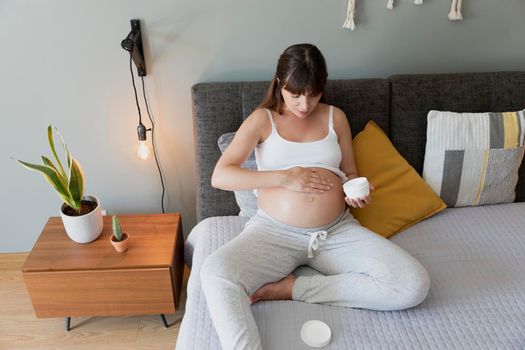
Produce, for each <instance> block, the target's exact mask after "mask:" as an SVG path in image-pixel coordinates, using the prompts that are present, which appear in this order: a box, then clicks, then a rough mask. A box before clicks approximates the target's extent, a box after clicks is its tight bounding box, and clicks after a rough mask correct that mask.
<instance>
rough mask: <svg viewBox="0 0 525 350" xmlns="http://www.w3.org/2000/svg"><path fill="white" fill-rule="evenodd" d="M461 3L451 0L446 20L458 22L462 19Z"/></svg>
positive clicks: (458, 0)
mask: <svg viewBox="0 0 525 350" xmlns="http://www.w3.org/2000/svg"><path fill="white" fill-rule="evenodd" d="M461 2H462V0H452V6H451V7H450V12H449V14H448V19H450V20H451V21H460V20H462V19H463V15H462V14H461Z"/></svg>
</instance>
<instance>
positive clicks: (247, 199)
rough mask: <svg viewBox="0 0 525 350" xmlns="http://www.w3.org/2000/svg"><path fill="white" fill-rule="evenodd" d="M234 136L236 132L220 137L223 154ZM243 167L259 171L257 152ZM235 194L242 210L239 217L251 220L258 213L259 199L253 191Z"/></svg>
mask: <svg viewBox="0 0 525 350" xmlns="http://www.w3.org/2000/svg"><path fill="white" fill-rule="evenodd" d="M234 136H235V132H229V133H226V134H222V135H221V136H220V137H219V140H218V141H217V144H218V145H219V149H220V150H221V153H224V151H226V148H228V146H229V145H230V142H232V140H233V137H234ZM241 167H242V168H246V169H251V170H257V164H256V162H255V152H252V153H251V154H250V157H248V159H247V160H246V161H245V162H244V163H243V164H242V165H241ZM233 193H234V195H235V201H236V202H237V205H238V206H239V208H240V209H241V211H240V212H239V216H245V217H248V218H251V217H252V216H254V215H255V214H256V213H257V208H258V207H257V197H255V194H254V193H253V191H252V190H248V191H234V192H233Z"/></svg>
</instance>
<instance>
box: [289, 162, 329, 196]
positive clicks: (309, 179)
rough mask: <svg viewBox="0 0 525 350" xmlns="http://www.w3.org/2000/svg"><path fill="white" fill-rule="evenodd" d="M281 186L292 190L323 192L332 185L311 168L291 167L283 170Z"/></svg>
mask: <svg viewBox="0 0 525 350" xmlns="http://www.w3.org/2000/svg"><path fill="white" fill-rule="evenodd" d="M284 174H285V176H284V181H283V183H282V187H284V188H286V189H288V190H290V191H294V192H306V193H323V192H325V191H328V190H329V189H331V188H332V186H333V185H334V184H333V183H332V182H331V181H330V179H328V178H327V177H325V176H322V175H321V174H319V173H318V172H316V170H315V169H313V168H303V167H299V166H296V167H293V168H290V169H287V170H285V171H284Z"/></svg>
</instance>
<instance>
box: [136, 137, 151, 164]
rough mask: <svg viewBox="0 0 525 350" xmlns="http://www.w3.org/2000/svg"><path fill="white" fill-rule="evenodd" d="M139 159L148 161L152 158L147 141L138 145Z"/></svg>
mask: <svg viewBox="0 0 525 350" xmlns="http://www.w3.org/2000/svg"><path fill="white" fill-rule="evenodd" d="M137 157H139V159H142V160H148V159H150V158H151V149H150V148H149V146H148V145H147V144H146V140H144V141H139V143H138V145H137Z"/></svg>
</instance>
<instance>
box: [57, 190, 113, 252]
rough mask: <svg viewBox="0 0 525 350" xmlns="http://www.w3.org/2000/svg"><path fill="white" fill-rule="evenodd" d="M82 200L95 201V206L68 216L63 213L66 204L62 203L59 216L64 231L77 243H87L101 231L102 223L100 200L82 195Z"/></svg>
mask: <svg viewBox="0 0 525 350" xmlns="http://www.w3.org/2000/svg"><path fill="white" fill-rule="evenodd" d="M82 199H83V200H88V201H91V202H96V203H97V207H96V208H95V210H93V211H92V212H90V213H87V214H85V215H81V216H69V215H66V214H64V208H65V207H66V206H67V204H65V203H64V204H62V207H61V208H60V216H61V217H62V222H63V223H64V228H65V229H66V233H67V235H68V236H69V238H71V239H72V240H73V241H75V242H77V243H89V242H91V241H94V240H95V239H97V238H98V236H100V234H101V233H102V228H103V226H104V223H103V221H102V210H101V209H100V201H99V200H98V198H97V197H94V196H84V197H83V198H82Z"/></svg>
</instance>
